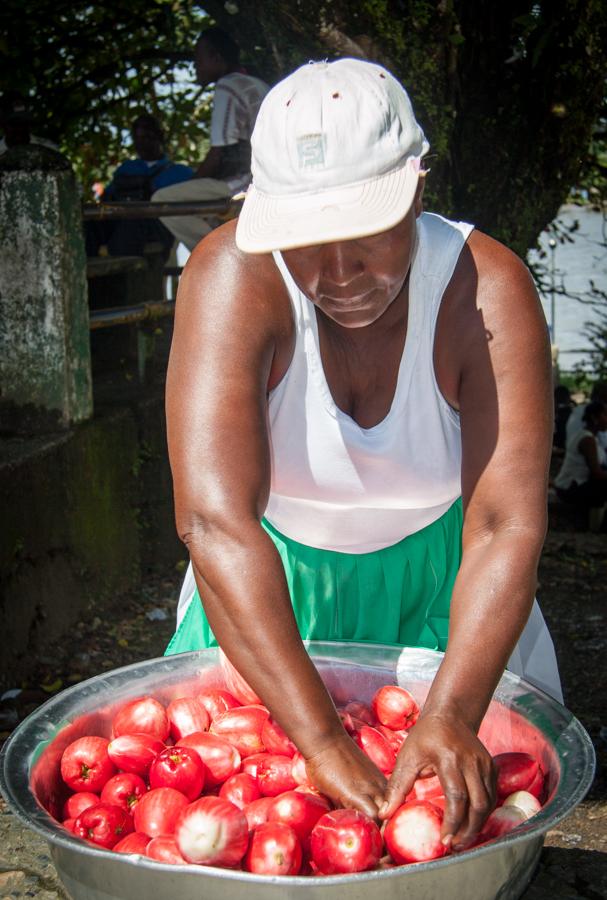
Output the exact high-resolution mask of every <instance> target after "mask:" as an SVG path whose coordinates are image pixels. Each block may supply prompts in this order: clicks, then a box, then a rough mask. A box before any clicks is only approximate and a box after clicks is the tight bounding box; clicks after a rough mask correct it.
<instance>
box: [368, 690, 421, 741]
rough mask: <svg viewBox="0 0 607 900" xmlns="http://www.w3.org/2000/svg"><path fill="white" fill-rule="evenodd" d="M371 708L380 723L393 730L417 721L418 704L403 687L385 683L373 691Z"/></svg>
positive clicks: (410, 725) (411, 724) (406, 726)
mask: <svg viewBox="0 0 607 900" xmlns="http://www.w3.org/2000/svg"><path fill="white" fill-rule="evenodd" d="M371 708H372V709H373V712H374V713H375V715H376V716H377V718H378V719H379V721H380V722H381V724H382V725H387V726H388V728H392V729H394V730H395V731H398V730H400V729H403V728H404V729H407V728H411V727H412V726H413V725H415V723H416V722H417V719H418V716H419V706H418V705H417V703H416V702H415V699H414V698H413V697H412V695H411V694H410V693H409V691H406V690H405V689H404V688H402V687H399V686H398V685H396V684H386V685H384V686H383V687H381V688H380V689H379V690H378V691H376V692H375V694H374V696H373V700H372V701H371Z"/></svg>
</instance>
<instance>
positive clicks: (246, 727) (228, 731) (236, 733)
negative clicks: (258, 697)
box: [209, 706, 269, 759]
mask: <svg viewBox="0 0 607 900" xmlns="http://www.w3.org/2000/svg"><path fill="white" fill-rule="evenodd" d="M268 716H269V712H268V710H267V709H266V708H265V706H238V707H237V708H236V709H228V710H227V712H224V713H221V715H219V716H216V717H215V718H214V719H213V722H212V723H211V727H210V729H209V730H210V732H211V734H217V735H219V737H222V738H224V739H225V740H226V741H229V742H230V744H231V745H232V746H233V747H236V749H237V750H238V752H239V753H240V755H241V757H242V758H243V759H244V757H246V756H252V755H253V754H254V753H262V752H263V751H264V750H265V747H264V745H263V742H262V740H261V729H262V728H263V726H264V723H265V721H266V719H267V718H268Z"/></svg>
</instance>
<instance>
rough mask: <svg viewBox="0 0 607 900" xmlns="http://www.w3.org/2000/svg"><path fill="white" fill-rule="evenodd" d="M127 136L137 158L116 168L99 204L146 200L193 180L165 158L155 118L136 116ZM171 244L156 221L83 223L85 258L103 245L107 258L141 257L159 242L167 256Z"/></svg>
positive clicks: (170, 237) (187, 171)
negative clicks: (105, 247) (113, 201)
mask: <svg viewBox="0 0 607 900" xmlns="http://www.w3.org/2000/svg"><path fill="white" fill-rule="evenodd" d="M131 136H132V139H133V147H134V149H135V153H136V154H137V156H136V158H135V159H127V160H125V162H123V163H121V164H120V165H119V166H118V168H117V169H116V171H115V172H114V174H113V175H112V179H111V181H110V183H109V184H108V186H107V187H106V188H105V190H104V192H103V193H102V194H101V197H100V200H101V202H102V203H103V202H111V201H112V200H117V201H124V200H149V199H150V198H151V196H152V194H153V192H154V191H156V190H158V189H159V188H163V187H167V186H168V185H172V184H182V183H183V182H186V181H189V180H190V179H191V178H192V177H193V175H194V171H193V170H192V169H191V168H190V167H189V166H186V165H183V164H182V163H175V162H172V160H170V159H169V157H168V156H167V155H166V152H165V137H164V131H163V129H162V126H161V124H160V122H159V121H158V119H157V118H156V116H152V115H149V114H145V113H144V114H142V115H140V116H137V118H136V119H135V120H134V122H133V124H132V126H131ZM89 226H91V227H89ZM173 241H174V238H173V235H172V234H171V232H170V231H169V230H168V229H167V228H165V226H164V225H163V224H162V223H161V222H160V221H159V220H158V219H114V220H111V221H106V222H87V228H86V250H87V255H88V256H97V255H98V253H99V247H100V246H101V245H103V244H105V245H106V246H107V250H108V253H109V255H110V256H141V254H142V253H143V251H144V248H145V245H146V244H149V243H160V244H161V245H162V247H163V248H164V251H165V255H166V256H168V255H169V252H170V250H171V247H172V246H173Z"/></svg>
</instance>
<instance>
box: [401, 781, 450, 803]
mask: <svg viewBox="0 0 607 900" xmlns="http://www.w3.org/2000/svg"><path fill="white" fill-rule="evenodd" d="M444 796H445V792H444V790H443V786H442V784H441V783H440V780H439V777H438V775H432V776H430V777H429V778H418V779H417V781H416V782H415V783H414V785H413V789H412V791H411V793H410V794H409V795H408V796H407V800H434V798H435V797H444Z"/></svg>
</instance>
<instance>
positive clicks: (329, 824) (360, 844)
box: [310, 809, 382, 875]
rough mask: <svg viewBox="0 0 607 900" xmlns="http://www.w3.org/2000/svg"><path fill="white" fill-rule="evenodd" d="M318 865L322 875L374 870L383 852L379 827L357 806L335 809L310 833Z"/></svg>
mask: <svg viewBox="0 0 607 900" xmlns="http://www.w3.org/2000/svg"><path fill="white" fill-rule="evenodd" d="M310 851H311V854H312V861H313V863H314V866H315V867H316V869H317V870H318V872H320V873H321V874H322V875H336V874H338V873H340V872H365V871H366V870H367V869H374V868H375V866H376V865H377V864H378V862H379V860H380V857H381V855H382V839H381V834H380V831H379V828H378V827H377V825H376V824H375V822H374V821H373V819H370V818H369V816H366V815H365V814H364V813H361V812H358V810H356V809H335V810H333V811H332V812H328V813H325V814H324V816H321V817H320V819H319V820H318V822H317V823H316V825H315V826H314V828H313V829H312V834H311V835H310Z"/></svg>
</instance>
